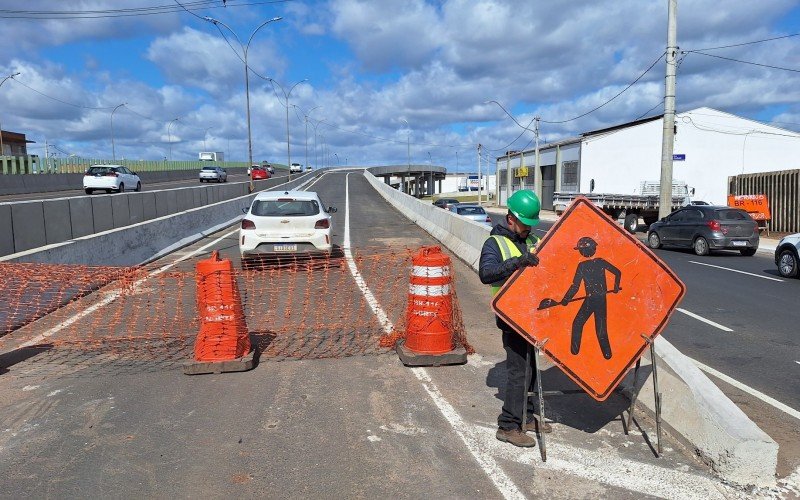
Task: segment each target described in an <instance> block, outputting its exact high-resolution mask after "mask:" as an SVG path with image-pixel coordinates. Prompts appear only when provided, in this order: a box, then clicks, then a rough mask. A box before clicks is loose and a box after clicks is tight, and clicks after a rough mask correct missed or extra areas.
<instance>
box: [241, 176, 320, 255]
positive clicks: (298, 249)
mask: <svg viewBox="0 0 800 500" xmlns="http://www.w3.org/2000/svg"><path fill="white" fill-rule="evenodd" d="M243 210H246V215H245V218H244V219H242V224H241V228H240V229H239V253H240V254H241V256H242V264H243V265H244V266H246V265H247V264H248V263H249V262H252V261H254V260H265V258H270V257H273V258H274V257H280V256H297V255H304V256H313V255H314V254H327V253H328V252H330V251H331V249H332V247H333V245H332V243H331V232H332V230H333V218H332V217H331V214H332V213H334V212H336V208H334V207H328V208H325V205H324V204H323V203H322V200H320V198H319V195H317V193H315V192H313V191H267V192H262V193H259V194H258V195H256V197H255V199H254V200H253V203H252V204H251V205H250V209H249V210H248V209H243Z"/></svg>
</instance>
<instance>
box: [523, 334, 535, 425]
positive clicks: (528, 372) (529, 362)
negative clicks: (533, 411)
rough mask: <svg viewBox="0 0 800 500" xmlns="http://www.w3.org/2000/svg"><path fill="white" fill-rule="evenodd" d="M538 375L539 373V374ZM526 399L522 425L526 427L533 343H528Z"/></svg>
mask: <svg viewBox="0 0 800 500" xmlns="http://www.w3.org/2000/svg"><path fill="white" fill-rule="evenodd" d="M537 375H538V374H537ZM524 383H525V399H523V400H522V401H523V404H522V427H523V428H524V427H525V423H526V422H527V421H528V400H529V399H530V397H531V393H530V391H529V386H530V385H531V345H530V344H528V347H527V349H526V351H525V382H524Z"/></svg>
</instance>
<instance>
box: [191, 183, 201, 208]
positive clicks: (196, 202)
mask: <svg viewBox="0 0 800 500" xmlns="http://www.w3.org/2000/svg"><path fill="white" fill-rule="evenodd" d="M202 193H203V190H202V188H192V208H197V207H200V206H202V205H203V194H202Z"/></svg>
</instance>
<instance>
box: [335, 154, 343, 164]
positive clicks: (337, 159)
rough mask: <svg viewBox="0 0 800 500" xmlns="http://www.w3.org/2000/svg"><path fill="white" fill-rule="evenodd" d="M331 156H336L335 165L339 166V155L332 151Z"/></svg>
mask: <svg viewBox="0 0 800 500" xmlns="http://www.w3.org/2000/svg"><path fill="white" fill-rule="evenodd" d="M333 156H335V157H336V165H337V166H339V167H341V166H342V163H341V162H340V161H339V155H338V154H336V153H333Z"/></svg>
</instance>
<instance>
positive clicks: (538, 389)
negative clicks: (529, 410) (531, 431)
mask: <svg viewBox="0 0 800 500" xmlns="http://www.w3.org/2000/svg"><path fill="white" fill-rule="evenodd" d="M530 352H531V348H530V347H528V355H529V357H530ZM533 360H534V363H535V365H536V392H537V393H538V395H539V418H538V420H537V422H538V424H539V425H538V426H537V429H539V444H540V448H539V449H540V450H541V452H542V462H547V443H546V442H545V437H544V435H545V433H544V431H542V428H543V427H544V424H545V417H544V393H543V392H542V371H541V370H540V368H539V348H538V347H537V348H536V352H535V353H534V356H533Z"/></svg>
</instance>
